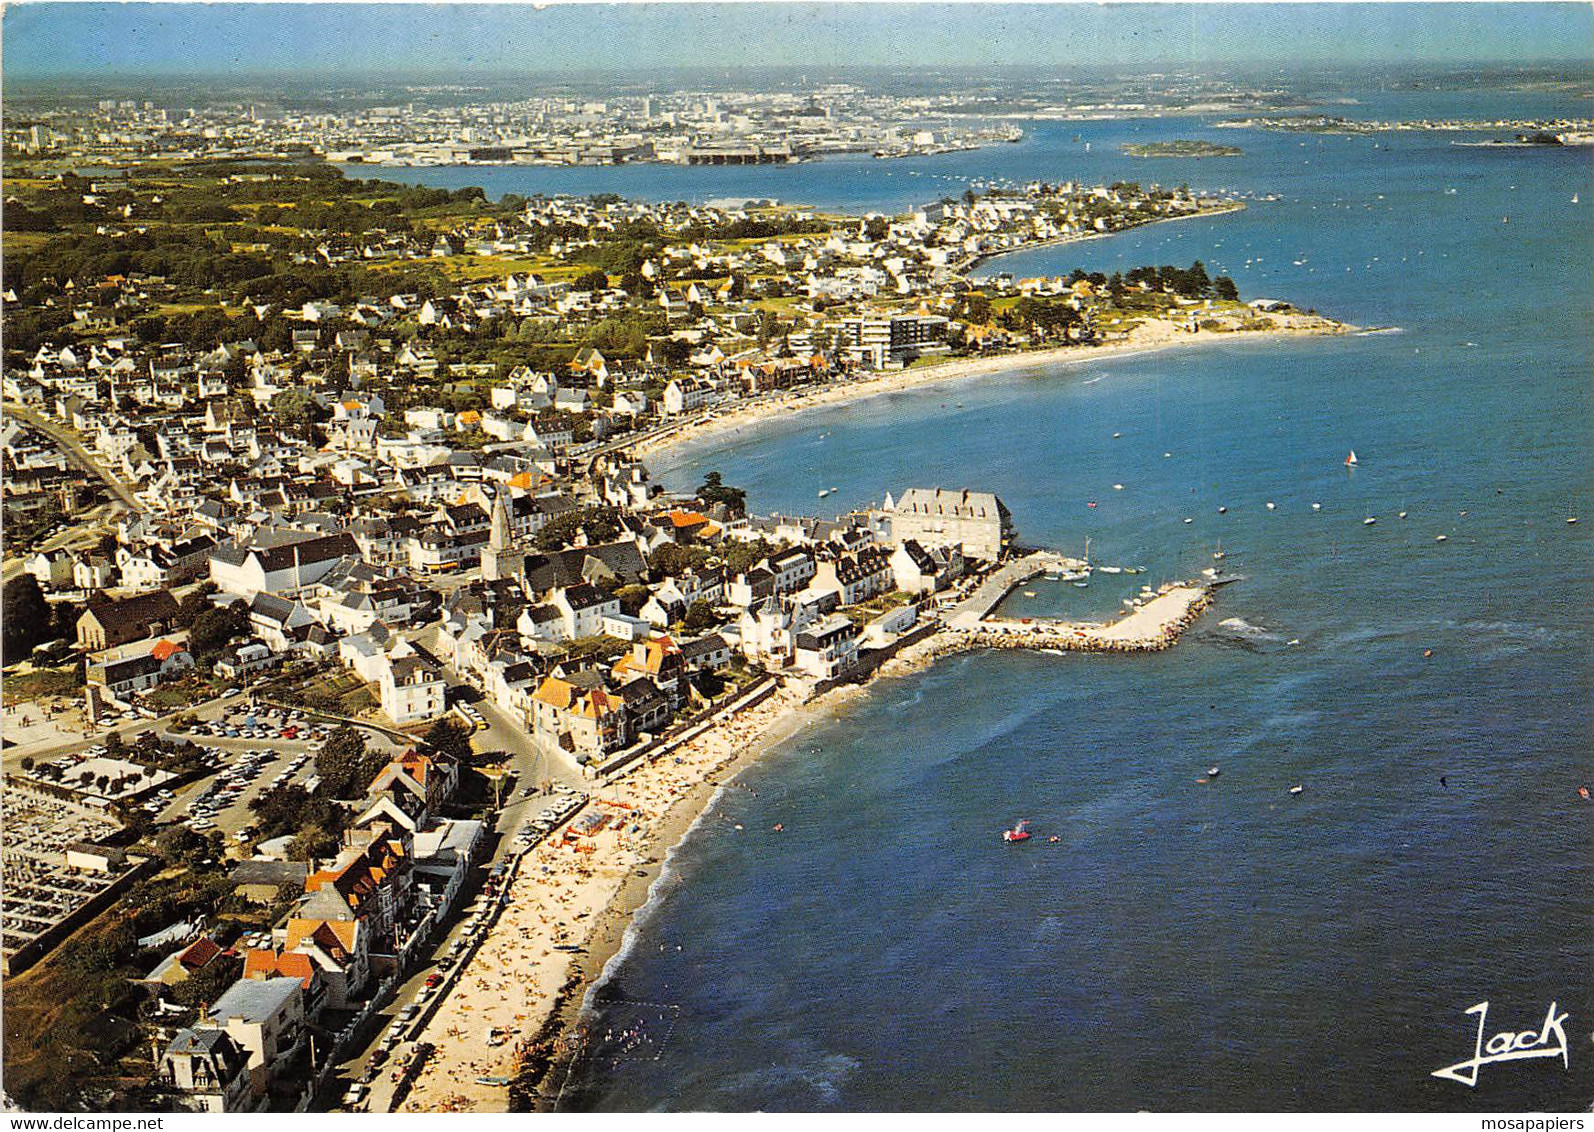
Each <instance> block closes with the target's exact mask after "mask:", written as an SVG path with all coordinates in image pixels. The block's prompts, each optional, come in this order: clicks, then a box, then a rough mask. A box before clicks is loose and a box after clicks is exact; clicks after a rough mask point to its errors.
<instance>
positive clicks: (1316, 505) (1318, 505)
mask: <svg viewBox="0 0 1594 1132" xmlns="http://www.w3.org/2000/svg"><path fill="white" fill-rule="evenodd" d="M1322 509H1323V505H1322V504H1321V503H1314V504H1312V510H1313V511H1321V510H1322Z"/></svg>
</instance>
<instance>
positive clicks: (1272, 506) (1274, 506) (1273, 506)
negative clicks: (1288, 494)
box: [1267, 499, 1278, 511]
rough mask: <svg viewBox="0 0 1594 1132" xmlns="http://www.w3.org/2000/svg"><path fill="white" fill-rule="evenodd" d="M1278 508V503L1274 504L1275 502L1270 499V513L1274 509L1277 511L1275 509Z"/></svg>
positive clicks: (1268, 506)
mask: <svg viewBox="0 0 1594 1132" xmlns="http://www.w3.org/2000/svg"><path fill="white" fill-rule="evenodd" d="M1276 507H1278V504H1277V503H1274V502H1273V501H1272V500H1271V499H1270V500H1268V504H1267V509H1268V510H1269V511H1272V510H1273V509H1275V508H1276Z"/></svg>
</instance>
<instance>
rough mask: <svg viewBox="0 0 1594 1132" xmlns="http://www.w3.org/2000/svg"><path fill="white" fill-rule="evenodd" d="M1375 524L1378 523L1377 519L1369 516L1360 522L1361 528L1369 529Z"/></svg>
mask: <svg viewBox="0 0 1594 1132" xmlns="http://www.w3.org/2000/svg"><path fill="white" fill-rule="evenodd" d="M1376 522H1378V519H1377V518H1376V517H1375V516H1373V515H1369V516H1367V518H1365V519H1363V520H1362V526H1364V527H1370V526H1372V525H1373V524H1374V523H1376Z"/></svg>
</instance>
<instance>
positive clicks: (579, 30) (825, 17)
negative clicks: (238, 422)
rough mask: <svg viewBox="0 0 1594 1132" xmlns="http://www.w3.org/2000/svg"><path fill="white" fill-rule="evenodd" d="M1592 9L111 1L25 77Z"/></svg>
mask: <svg viewBox="0 0 1594 1132" xmlns="http://www.w3.org/2000/svg"><path fill="white" fill-rule="evenodd" d="M1591 43H1594V14H1591V9H1590V7H1589V6H1588V5H1586V4H1562V3H1520V4H1489V3H1480V4H1469V3H1457V4H1305V5H1300V4H1297V5H1257V4H1213V5H1205V4H1203V5H1178V4H1133V5H1126V6H1098V5H1093V4H1078V5H1076V4H1045V5H1028V4H1024V5H1019V4H995V5H979V4H967V5H961V4H960V5H943V4H923V5H916V4H812V3H792V4H731V5H726V4H673V3H672V4H633V5H584V4H559V5H553V6H549V7H542V8H534V7H531V6H529V5H525V6H523V5H421V4H414V5H356V4H230V5H204V4H170V3H168V4H101V3H23V4H17V5H13V6H9V7H8V8H7V10H6V12H5V17H4V71H5V77H6V78H7V79H8V80H17V79H45V78H65V79H71V78H84V79H87V78H91V77H100V78H107V79H114V78H117V77H123V76H136V75H159V76H168V77H174V78H182V77H185V76H195V77H199V76H205V77H210V76H215V75H219V74H227V73H247V74H255V75H259V74H269V73H280V74H282V75H284V76H294V77H312V76H320V75H324V76H328V77H336V76H339V75H348V76H365V75H372V74H376V73H383V74H386V75H388V76H391V77H393V78H395V79H396V78H399V77H401V76H403V75H406V74H409V75H428V76H448V75H457V76H459V77H461V78H470V77H493V78H505V77H514V76H518V75H539V74H576V73H593V72H614V73H625V72H627V71H630V70H634V69H637V68H653V69H657V68H660V67H667V68H670V69H713V70H719V69H730V70H739V69H747V68H788V67H797V68H801V67H814V68H818V69H824V68H849V67H883V68H890V67H898V66H900V67H911V68H934V67H947V68H957V67H980V66H991V67H994V66H1003V65H1007V66H1013V65H1017V66H1024V65H1030V66H1112V67H1122V68H1125V69H1151V70H1155V69H1159V68H1180V67H1201V66H1221V67H1245V66H1248V65H1250V66H1278V65H1291V64H1293V65H1298V66H1322V65H1332V64H1340V65H1347V66H1360V65H1380V64H1394V65H1399V64H1421V65H1440V66H1443V65H1447V64H1455V65H1462V64H1472V63H1499V64H1505V65H1512V64H1520V65H1528V64H1535V63H1549V62H1565V61H1572V60H1584V61H1587V60H1588V59H1589V58H1590V55H1591V50H1590V45H1591Z"/></svg>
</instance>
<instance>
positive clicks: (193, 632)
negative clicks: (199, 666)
mask: <svg viewBox="0 0 1594 1132" xmlns="http://www.w3.org/2000/svg"><path fill="white" fill-rule="evenodd" d="M180 611H181V607H179V612H180ZM248 632H249V618H248V617H247V616H245V614H244V611H243V603H242V602H234V603H233V604H232V605H230V606H228V607H227V608H225V609H217V608H214V607H212V608H210V609H206V610H204V611H203V612H201V613H200V614H198V615H197V616H196V617H195V618H194V622H193V627H192V628H190V629H189V631H188V651H189V652H191V653H192V654H193V656H194V660H195V662H196V663H198V662H204V661H208V660H213V659H214V658H215V657H216V656H217V654H219V653H220V652H221V650H222V649H224V648H226V647H227V645H228V644H229V643H230V642H231V641H232V639H233V638H234V637H240V636H243V635H245V634H247V633H248Z"/></svg>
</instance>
